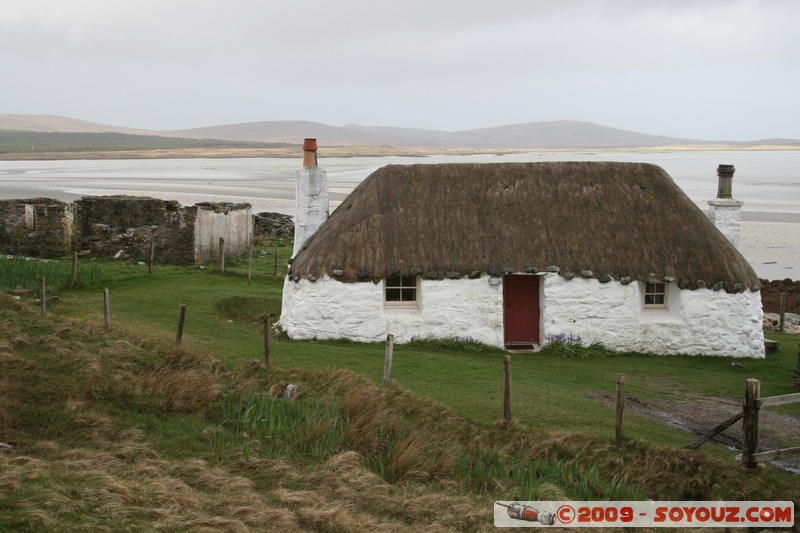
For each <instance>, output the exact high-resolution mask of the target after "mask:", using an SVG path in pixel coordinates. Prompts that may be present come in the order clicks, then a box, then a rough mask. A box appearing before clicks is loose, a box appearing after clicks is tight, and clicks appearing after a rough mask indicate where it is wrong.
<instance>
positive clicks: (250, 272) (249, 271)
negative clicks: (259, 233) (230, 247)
mask: <svg viewBox="0 0 800 533" xmlns="http://www.w3.org/2000/svg"><path fill="white" fill-rule="evenodd" d="M252 277H253V241H252V240H250V258H249V259H248V261H247V286H248V287H249V286H250V280H251V279H252Z"/></svg>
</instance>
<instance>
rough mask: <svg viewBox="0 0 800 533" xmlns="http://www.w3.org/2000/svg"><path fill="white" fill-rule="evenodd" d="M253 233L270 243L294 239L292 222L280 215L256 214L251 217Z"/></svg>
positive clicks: (287, 217) (286, 216)
mask: <svg viewBox="0 0 800 533" xmlns="http://www.w3.org/2000/svg"><path fill="white" fill-rule="evenodd" d="M253 224H254V225H253V232H254V234H255V235H263V236H264V237H266V238H267V239H269V240H271V241H277V240H279V239H293V238H294V221H293V220H292V217H290V216H289V215H284V214H281V213H270V212H265V213H258V214H257V215H253Z"/></svg>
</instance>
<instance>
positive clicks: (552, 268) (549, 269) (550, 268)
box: [547, 265, 561, 274]
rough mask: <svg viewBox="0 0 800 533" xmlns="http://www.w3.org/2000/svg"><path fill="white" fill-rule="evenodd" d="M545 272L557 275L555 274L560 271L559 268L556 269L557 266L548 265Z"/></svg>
mask: <svg viewBox="0 0 800 533" xmlns="http://www.w3.org/2000/svg"><path fill="white" fill-rule="evenodd" d="M547 271H548V272H552V273H556V274H557V273H559V272H561V269H560V268H558V267H557V266H555V265H550V266H549V267H547Z"/></svg>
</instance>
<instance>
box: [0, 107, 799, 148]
mask: <svg viewBox="0 0 800 533" xmlns="http://www.w3.org/2000/svg"><path fill="white" fill-rule="evenodd" d="M0 130H19V131H29V132H84V133H90V132H94V133H100V132H103V133H105V132H113V133H124V134H133V135H151V136H152V135H156V136H161V137H180V138H188V139H216V140H225V141H240V142H241V141H243V142H257V143H291V144H299V143H301V142H302V140H303V139H304V138H306V137H314V138H317V139H319V141H320V143H321V144H322V145H328V146H354V145H362V146H392V147H420V148H422V147H426V148H439V147H443V148H467V149H566V148H581V149H591V148H641V147H649V146H662V147H664V146H679V145H683V146H685V145H698V146H702V145H708V146H714V145H726V146H739V147H743V148H746V147H748V146H758V145H773V146H792V147H798V148H800V141H799V140H796V139H769V140H755V141H747V142H741V141H724V140H723V141H720V140H717V141H701V140H697V139H684V138H675V137H665V136H658V135H649V134H645V133H638V132H635V131H629V130H622V129H618V128H611V127H608V126H601V125H598V124H592V123H589V122H580V121H569V120H559V121H554V122H528V123H524V124H511V125H504V126H496V127H493V128H479V129H472V130H465V131H439V130H428V129H415V128H393V127H380V126H360V125H357V124H349V125H347V126H342V127H337V126H328V125H326V124H321V123H318V122H309V121H300V120H297V121H263V122H247V123H242V124H225V125H219V126H209V127H205V128H194V129H185V130H175V131H156V130H136V129H132V128H124V127H119V126H111V125H107V124H95V123H91V122H86V121H82V120H77V119H73V118H68V117H59V116H52V115H0Z"/></svg>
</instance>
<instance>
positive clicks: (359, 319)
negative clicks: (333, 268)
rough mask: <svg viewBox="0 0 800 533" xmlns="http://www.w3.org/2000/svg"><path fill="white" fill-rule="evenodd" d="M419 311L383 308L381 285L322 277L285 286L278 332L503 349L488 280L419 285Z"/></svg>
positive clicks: (498, 290) (499, 296) (497, 294)
mask: <svg viewBox="0 0 800 533" xmlns="http://www.w3.org/2000/svg"><path fill="white" fill-rule="evenodd" d="M420 298H421V301H420V305H419V308H418V309H405V308H384V305H383V283H370V282H363V283H341V282H339V281H336V280H333V279H331V278H329V277H324V278H323V279H321V280H318V281H316V282H314V283H311V282H310V281H308V280H302V279H301V280H300V281H298V282H291V281H288V280H287V281H286V282H285V284H284V289H283V306H282V311H281V320H280V323H281V327H282V328H283V329H284V330H285V331H287V333H288V334H289V336H290V337H291V338H293V339H312V338H319V339H332V338H350V339H353V340H359V341H380V340H385V339H386V335H387V334H388V333H391V334H393V335H394V336H395V341H396V342H398V343H403V342H408V341H410V340H411V339H412V338H413V337H414V336H418V337H429V336H431V337H471V338H473V339H475V340H477V341H480V342H483V343H486V344H489V345H493V346H502V345H503V314H502V310H503V290H502V287H501V286H491V285H489V283H488V282H487V278H481V279H474V280H473V279H462V280H442V281H430V280H422V281H421V287H420Z"/></svg>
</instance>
